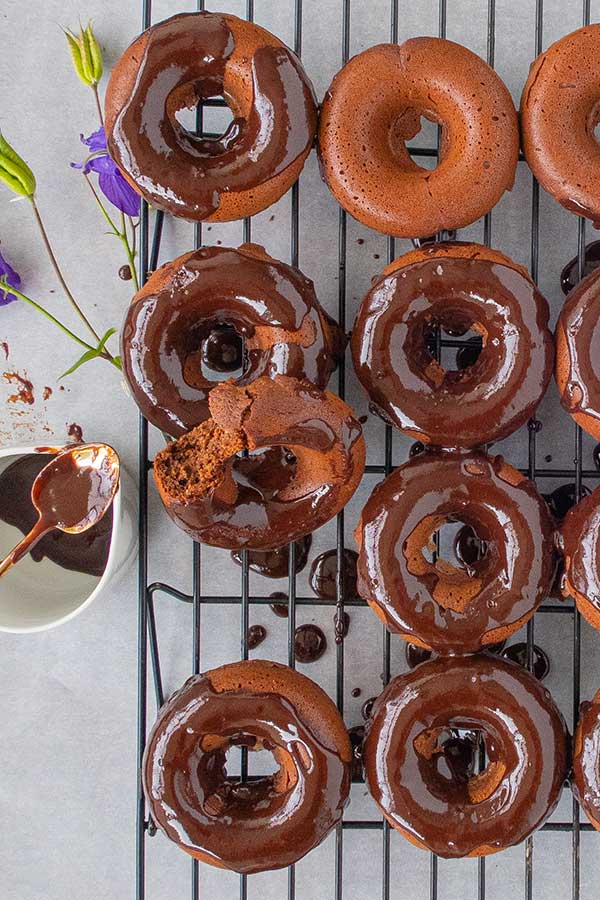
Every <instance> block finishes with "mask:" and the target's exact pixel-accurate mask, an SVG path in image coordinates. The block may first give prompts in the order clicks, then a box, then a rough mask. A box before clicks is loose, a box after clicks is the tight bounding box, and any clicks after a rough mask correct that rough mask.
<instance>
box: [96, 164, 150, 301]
mask: <svg viewBox="0 0 600 900" xmlns="http://www.w3.org/2000/svg"><path fill="white" fill-rule="evenodd" d="M85 180H86V181H87V183H88V187H89V189H90V191H91V192H92V194H93V195H94V198H95V200H96V203H97V204H98V206H99V207H100V211H101V212H102V215H103V216H104V218H105V219H106V221H107V223H108V226H109V228H110V229H111V232H112V233H113V234H114V236H115V237H118V238H119V240H120V241H121V243H122V244H123V247H124V248H125V253H126V255H127V259H128V261H129V268H130V270H131V276H132V278H133V283H134V285H135V289H136V291H139V289H140V286H139V282H138V277H137V272H136V270H135V249H134V248H132V247H131V246H130V244H129V236H128V234H127V226H126V222H125V215H124V213H121V223H122V231H119V229H118V228H117V226H116V225H115V223H114V222H113V220H112V219H111V217H110V213H109V212H108V210H107V209H106V207H105V206H104V203H103V202H102V200H101V199H100V195H99V193H98V191H97V190H96V188H95V187H94V185H93V184H92V181H91V179H90V177H89V175H85ZM130 221H131V219H130ZM132 227H133V226H132ZM133 234H134V240H135V229H134V231H133Z"/></svg>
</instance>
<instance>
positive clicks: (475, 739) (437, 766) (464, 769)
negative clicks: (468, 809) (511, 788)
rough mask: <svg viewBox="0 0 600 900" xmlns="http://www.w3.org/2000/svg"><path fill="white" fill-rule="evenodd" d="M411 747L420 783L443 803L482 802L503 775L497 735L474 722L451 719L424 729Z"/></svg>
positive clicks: (472, 803) (493, 789)
mask: <svg viewBox="0 0 600 900" xmlns="http://www.w3.org/2000/svg"><path fill="white" fill-rule="evenodd" d="M413 746H414V750H415V752H416V754H417V761H418V766H419V769H420V772H421V775H422V777H423V780H424V781H425V782H426V783H427V785H428V787H429V789H430V790H431V792H432V793H433V794H434V795H435V796H436V797H438V798H439V799H440V800H443V801H444V802H446V803H463V804H470V805H475V804H478V803H483V802H484V801H485V800H487V799H488V798H489V797H490V796H491V795H492V794H493V793H494V791H495V790H496V789H497V788H498V786H499V785H500V782H501V781H502V779H503V778H504V775H505V773H506V766H505V765H504V763H502V762H501V761H500V760H499V759H498V739H497V736H496V735H495V734H494V733H492V732H491V731H489V730H488V729H487V728H484V727H480V726H478V725H477V724H476V723H473V722H467V721H465V722H461V721H454V720H453V721H451V722H449V723H447V724H444V725H440V726H436V727H432V728H427V729H424V730H423V731H421V732H420V733H419V734H418V735H417V736H416V737H415V738H414V741H413Z"/></svg>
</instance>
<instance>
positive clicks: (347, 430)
mask: <svg viewBox="0 0 600 900" xmlns="http://www.w3.org/2000/svg"><path fill="white" fill-rule="evenodd" d="M253 390H255V391H256V394H255V395H254V396H253V397H251V398H250V399H246V394H248V393H250V392H251V391H253ZM219 391H220V392H221V393H220V396H224V395H225V393H227V392H229V391H231V392H232V395H233V392H235V391H238V392H240V393H241V394H243V396H244V404H248V405H247V406H246V405H245V406H244V414H243V416H242V419H243V429H244V431H245V434H246V440H247V446H248V449H249V450H251V451H252V454H251V455H250V456H248V457H247V458H245V459H244V458H240V457H239V456H238V457H235V458H234V459H233V460H232V462H231V465H230V472H231V476H232V478H233V481H234V488H235V497H233V498H230V497H223V496H221V495H220V494H219V492H218V491H215V490H213V491H211V492H209V493H208V494H205V495H203V496H198V497H197V498H194V499H193V500H190V501H182V500H179V499H177V498H168V497H167V498H165V497H163V502H165V507H166V509H167V512H168V513H169V515H170V516H171V517H172V518H173V519H174V521H175V522H176V523H177V524H178V525H179V527H180V528H183V529H184V530H185V531H187V532H188V534H190V535H191V536H192V537H194V538H195V540H200V541H202V542H203V543H206V544H211V545H213V546H216V547H225V548H227V549H230V550H238V549H244V548H248V549H254V550H268V549H271V548H273V547H279V546H282V545H283V544H287V543H289V542H291V541H296V540H298V539H300V538H301V537H303V536H305V535H306V534H308V533H310V532H312V531H314V530H316V529H317V528H319V527H320V526H321V525H323V524H324V523H325V522H327V521H328V520H329V519H330V518H331V517H332V516H334V515H335V514H336V513H337V512H338V511H339V509H340V508H341V507H342V506H344V505H345V504H346V502H347V501H348V499H349V498H350V497H351V496H352V494H353V493H354V491H355V489H356V487H357V485H358V483H359V481H360V477H361V475H362V472H363V470H364V458H365V444H364V438H363V436H362V429H361V427H360V424H359V422H358V420H357V419H356V418H355V417H354V415H353V413H352V411H351V409H350V408H349V407H348V406H347V405H346V404H345V403H343V402H342V401H341V400H340V399H339V398H338V397H335V396H334V395H332V394H328V393H324V392H322V391H320V390H318V389H317V388H315V387H314V386H313V385H311V384H309V383H308V382H306V381H304V382H298V381H296V380H295V379H292V378H285V377H281V378H278V379H277V380H276V381H273V382H270V381H268V379H262V380H261V382H260V384H259V386H258V387H257V386H256V384H255V385H254V387H252V386H251V387H250V388H249V389H247V390H246V391H244V390H243V389H241V388H236V387H233V386H231V385H222V386H221V388H219ZM238 396H239V395H238ZM232 400H233V396H232ZM290 450H291V451H292V461H289V457H288V451H290ZM154 475H155V478H156V476H157V467H156V463H155V467H154Z"/></svg>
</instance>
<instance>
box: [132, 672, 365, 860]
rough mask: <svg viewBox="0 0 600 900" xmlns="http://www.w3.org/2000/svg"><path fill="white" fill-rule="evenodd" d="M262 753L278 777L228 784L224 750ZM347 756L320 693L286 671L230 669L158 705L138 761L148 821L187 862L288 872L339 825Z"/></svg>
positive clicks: (339, 725)
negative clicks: (268, 756) (141, 759)
mask: <svg viewBox="0 0 600 900" xmlns="http://www.w3.org/2000/svg"><path fill="white" fill-rule="evenodd" d="M240 746H245V747H248V748H249V749H250V750H269V751H270V752H271V753H272V755H273V757H274V758H275V762H276V763H277V765H278V771H277V772H275V774H274V775H269V776H266V777H263V778H260V779H258V780H253V781H251V782H246V783H242V782H241V781H240V780H239V779H236V778H232V777H228V775H227V771H226V753H227V750H228V749H229V748H230V747H240ZM351 759H352V751H351V747H350V739H349V737H348V733H347V731H346V728H345V726H344V722H343V721H342V718H341V716H340V714H339V712H338V711H337V709H336V707H335V705H334V704H333V702H332V701H331V700H330V699H329V697H328V696H327V694H326V693H325V692H324V691H323V690H322V689H321V688H320V687H319V686H318V685H317V684H315V683H314V682H313V681H311V680H310V679H309V678H306V676H304V675H300V674H299V673H298V672H294V671H293V670H292V669H289V668H288V667H287V666H282V665H280V664H279V663H274V662H267V661H265V660H251V661H246V662H240V663H231V664H229V665H226V666H221V667H220V668H218V669H213V670H212V671H210V672H206V673H205V674H204V675H194V676H193V677H192V678H190V679H188V681H186V683H185V684H184V685H183V687H182V688H181V690H179V691H178V692H177V693H176V694H174V696H173V697H171V699H170V700H169V701H168V702H167V703H166V704H165V706H163V708H162V710H161V711H160V714H159V717H158V720H157V722H156V724H155V725H154V728H153V729H152V732H151V734H150V737H149V739H148V744H147V746H146V751H145V755H144V762H143V779H144V790H145V793H146V797H147V799H148V804H149V806H150V812H151V813H152V817H153V819H154V821H155V822H156V824H157V825H158V826H159V827H160V828H161V829H162V830H163V831H164V832H165V834H166V835H167V837H169V838H170V839H171V840H172V841H174V842H175V843H176V844H178V845H179V846H180V847H181V848H182V849H183V850H185V851H186V852H187V853H189V854H191V855H192V856H194V857H196V859H200V860H202V861H203V862H207V863H210V864H211V865H213V866H218V867H220V868H224V869H233V870H234V871H235V872H241V873H252V872H262V871H264V870H266V869H278V868H280V867H281V866H288V865H291V864H292V863H295V862H296V861H297V860H299V859H300V858H301V857H302V856H304V855H305V854H306V853H308V851H309V850H312V848H313V847H315V846H316V845H317V844H319V843H320V842H321V841H322V840H323V838H324V837H325V836H326V835H327V834H328V833H329V831H330V830H331V829H332V828H333V827H334V826H335V825H336V824H337V823H338V822H339V821H340V819H341V818H342V813H343V810H344V806H345V805H346V802H347V799H348V793H349V790H350V761H351Z"/></svg>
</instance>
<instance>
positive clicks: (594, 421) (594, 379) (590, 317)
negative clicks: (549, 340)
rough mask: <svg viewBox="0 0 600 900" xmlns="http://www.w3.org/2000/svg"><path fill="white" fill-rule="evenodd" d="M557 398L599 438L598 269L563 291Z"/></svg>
mask: <svg viewBox="0 0 600 900" xmlns="http://www.w3.org/2000/svg"><path fill="white" fill-rule="evenodd" d="M556 383H557V385H558V390H559V393H560V402H561V404H562V406H563V407H564V408H565V409H566V410H567V412H568V413H569V414H570V415H571V416H573V418H574V419H575V421H576V422H577V424H578V425H581V427H582V428H583V430H584V431H587V433H588V434H591V435H592V437H595V438H596V440H597V441H600V269H596V271H595V272H592V273H591V274H590V275H587V276H586V277H585V278H584V279H583V280H582V281H580V282H579V284H578V285H577V287H575V288H574V289H573V290H572V291H570V293H569V294H568V295H567V299H566V300H565V303H564V306H563V308H562V309H561V312H560V315H559V317H558V322H557V323H556Z"/></svg>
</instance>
